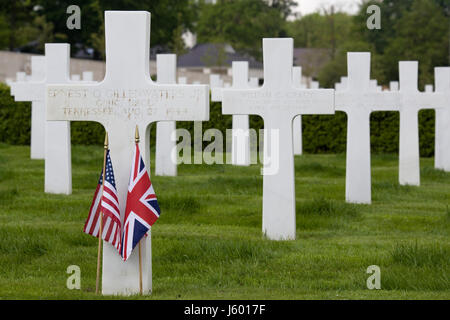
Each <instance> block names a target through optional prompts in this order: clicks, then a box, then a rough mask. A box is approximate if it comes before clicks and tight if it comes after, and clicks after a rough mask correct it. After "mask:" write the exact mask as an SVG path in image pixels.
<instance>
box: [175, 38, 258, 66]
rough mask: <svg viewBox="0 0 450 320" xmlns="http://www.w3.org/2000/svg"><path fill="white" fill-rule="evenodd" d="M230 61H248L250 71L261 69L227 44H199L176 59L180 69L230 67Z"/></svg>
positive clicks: (247, 56)
mask: <svg viewBox="0 0 450 320" xmlns="http://www.w3.org/2000/svg"><path fill="white" fill-rule="evenodd" d="M232 61H248V63H249V68H250V69H262V67H263V65H262V63H261V62H260V61H257V60H256V59H255V58H253V57H252V56H250V55H248V54H242V53H238V52H236V51H235V50H234V49H233V47H231V46H230V45H229V44H219V43H201V44H197V45H195V46H194V47H193V48H192V49H191V50H190V51H189V52H188V53H186V54H183V55H180V56H179V57H178V67H180V68H195V67H197V68H210V67H224V66H231V63H232Z"/></svg>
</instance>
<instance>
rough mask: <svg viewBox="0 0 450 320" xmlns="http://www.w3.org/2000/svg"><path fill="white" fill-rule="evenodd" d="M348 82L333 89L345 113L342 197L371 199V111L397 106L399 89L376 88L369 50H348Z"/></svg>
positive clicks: (339, 107) (350, 200)
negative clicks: (345, 86)
mask: <svg viewBox="0 0 450 320" xmlns="http://www.w3.org/2000/svg"><path fill="white" fill-rule="evenodd" d="M347 70H348V84H347V88H346V89H345V90H344V91H339V92H336V97H335V103H336V110H340V111H344V112H345V113H347V155H346V156H347V161H346V179H345V199H346V201H347V202H352V203H371V201H372V196H371V194H372V192H371V174H370V114H371V112H372V111H381V110H385V111H386V110H394V111H395V110H398V104H399V96H398V93H392V92H376V91H374V90H373V88H372V87H371V85H370V53H369V52H348V53H347Z"/></svg>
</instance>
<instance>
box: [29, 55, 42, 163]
mask: <svg viewBox="0 0 450 320" xmlns="http://www.w3.org/2000/svg"><path fill="white" fill-rule="evenodd" d="M45 69H46V66H45V56H32V57H31V77H32V78H31V81H34V82H39V81H43V80H44V79H45ZM45 125H46V121H45V106H44V101H43V100H36V101H31V145H30V149H31V150H30V153H31V159H44V158H45Z"/></svg>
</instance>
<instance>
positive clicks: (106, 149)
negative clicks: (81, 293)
mask: <svg viewBox="0 0 450 320" xmlns="http://www.w3.org/2000/svg"><path fill="white" fill-rule="evenodd" d="M107 153H108V132H106V133H105V143H104V151H103V171H102V190H101V193H100V194H101V196H100V203H99V205H100V228H99V232H98V249H97V279H96V281H95V293H96V294H98V290H99V284H100V262H101V261H100V260H101V258H100V256H101V253H102V233H103V210H102V198H103V188H104V186H105V172H106V154H107Z"/></svg>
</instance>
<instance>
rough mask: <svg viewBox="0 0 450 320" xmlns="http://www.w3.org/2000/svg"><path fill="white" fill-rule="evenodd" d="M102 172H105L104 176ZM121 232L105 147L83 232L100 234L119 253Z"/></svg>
mask: <svg viewBox="0 0 450 320" xmlns="http://www.w3.org/2000/svg"><path fill="white" fill-rule="evenodd" d="M106 141H107V140H106ZM103 172H105V174H104V175H103ZM101 216H102V217H103V218H102V219H101ZM121 231H122V230H121V223H120V211H119V199H118V197H117V190H116V182H115V180H114V170H113V166H112V162H111V156H110V152H109V149H108V147H107V146H106V148H105V164H104V170H102V173H101V174H100V179H99V180H98V184H97V188H96V189H95V193H94V199H93V201H92V204H91V208H90V210H89V215H88V218H87V220H86V223H85V225H84V232H85V233H87V234H90V235H92V236H94V237H98V235H99V233H100V232H101V233H102V239H103V240H105V241H106V242H109V243H110V244H111V245H113V246H114V247H115V248H116V249H117V251H119V250H120V236H121ZM119 252H120V251H119Z"/></svg>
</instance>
